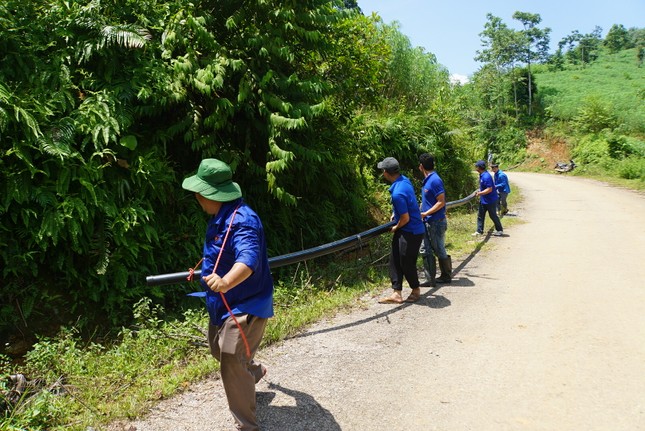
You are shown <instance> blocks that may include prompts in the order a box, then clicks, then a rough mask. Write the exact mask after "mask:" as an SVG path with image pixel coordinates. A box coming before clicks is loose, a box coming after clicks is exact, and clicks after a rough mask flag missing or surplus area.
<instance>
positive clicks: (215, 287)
mask: <svg viewBox="0 0 645 431" xmlns="http://www.w3.org/2000/svg"><path fill="white" fill-rule="evenodd" d="M251 274H253V270H252V269H251V268H249V267H248V266H247V265H246V264H244V263H241V262H235V264H233V267H232V268H231V270H230V271H229V272H227V273H226V274H225V275H224V277H220V276H219V275H217V274H215V273H212V274H211V275H207V276H206V277H203V279H204V281H205V282H206V284H208V287H209V288H210V289H211V290H212V291H213V292H223V293H226V292H228V291H229V290H231V289H232V288H234V287H235V286H237V285H238V284H240V283H241V282H243V281H244V280H246V279H247V278H249V277H250V276H251Z"/></svg>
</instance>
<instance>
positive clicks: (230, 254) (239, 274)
mask: <svg viewBox="0 0 645 431" xmlns="http://www.w3.org/2000/svg"><path fill="white" fill-rule="evenodd" d="M182 187H183V188H184V189H186V190H189V191H192V192H194V193H195V197H196V198H197V201H198V202H199V205H200V206H201V207H202V209H203V210H204V211H205V212H206V214H208V215H209V216H210V219H209V221H208V225H207V228H206V239H205V240H204V250H203V261H202V279H201V280H200V282H201V285H202V287H203V288H204V290H205V292H206V308H207V310H208V314H209V317H210V324H209V327H208V342H209V346H210V350H211V354H212V355H213V357H215V359H217V360H218V361H219V362H220V368H221V375H222V383H223V385H224V391H225V392H226V398H227V400H228V404H229V409H230V411H231V413H232V415H233V418H234V419H235V422H236V426H237V428H238V429H241V430H259V429H260V428H259V426H258V423H257V419H256V414H255V409H256V400H255V398H256V397H255V384H256V383H257V382H259V381H260V379H261V378H262V377H263V376H264V375H265V374H266V368H265V367H264V366H263V365H261V364H259V363H256V362H255V361H254V360H253V357H254V356H255V353H256V351H257V349H258V347H259V346H260V341H261V340H262V336H263V335H264V330H265V328H266V325H267V320H268V318H269V317H272V316H273V279H272V277H271V272H270V268H269V259H268V256H267V246H266V240H265V235H264V229H263V227H262V222H261V221H260V218H259V217H258V215H257V214H256V213H255V212H254V211H253V210H252V209H251V208H250V207H249V206H248V205H247V204H246V203H245V202H244V200H243V199H242V191H241V189H240V186H239V185H238V184H237V183H235V182H233V181H232V173H231V169H230V167H229V166H228V165H227V164H226V163H224V162H222V161H220V160H217V159H204V160H202V162H201V163H200V165H199V168H198V170H197V173H196V174H195V175H193V176H190V177H187V178H186V179H184V181H183V183H182Z"/></svg>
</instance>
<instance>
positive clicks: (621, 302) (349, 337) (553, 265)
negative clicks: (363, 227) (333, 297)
mask: <svg viewBox="0 0 645 431" xmlns="http://www.w3.org/2000/svg"><path fill="white" fill-rule="evenodd" d="M509 178H510V181H511V184H512V185H513V184H514V185H519V186H520V187H521V188H522V192H523V194H524V195H525V202H524V203H523V204H522V206H521V207H520V208H511V211H513V212H515V213H516V214H517V216H518V217H519V218H521V219H522V220H523V221H525V222H526V223H523V224H520V225H516V226H513V227H511V228H508V229H506V232H505V236H504V237H501V238H496V237H489V238H486V239H484V240H485V241H489V242H490V243H492V245H493V248H492V250H489V251H486V252H483V253H479V254H476V255H473V256H469V257H468V258H467V259H465V260H464V261H463V262H455V264H454V266H455V270H456V274H455V280H454V282H453V284H452V285H450V286H447V287H441V288H438V289H436V288H431V289H425V290H422V293H423V298H422V300H421V301H420V302H418V303H416V304H406V305H401V306H392V305H380V304H377V303H376V300H375V298H365V307H364V308H363V309H361V310H358V311H355V312H353V313H352V314H349V315H341V316H337V317H335V318H334V319H331V320H330V321H328V322H321V323H320V324H317V325H315V326H314V327H312V328H311V329H310V330H309V331H308V332H306V333H305V334H303V335H302V336H300V337H297V338H294V339H291V340H288V341H286V342H284V343H282V344H281V345H279V346H274V347H272V348H269V349H265V350H264V351H261V352H260V354H259V357H260V359H261V360H262V361H263V362H264V363H265V364H266V365H267V366H268V368H269V374H268V376H267V377H268V378H267V379H266V381H262V382H260V384H259V385H258V417H259V419H260V422H261V425H262V429H263V430H266V431H278V430H279V431H296V430H311V431H314V430H315V431H324V430H345V431H366V430H388V431H396V430H445V431H461V430H476V431H487V430H491V431H492V430H495V431H502V430H549V431H553V430H557V431H564V430H571V431H573V430H576V431H578V430H585V431H590V430H599V431H600V430H602V431H607V430H611V431H620V430H624V431H634V430H645V198H644V197H643V196H642V195H639V194H636V193H633V192H630V191H625V190H622V189H617V188H612V187H609V186H606V185H604V184H601V183H598V182H594V181H589V180H584V179H579V178H573V177H567V176H564V175H562V176H555V175H538V174H525V173H514V172H509ZM474 226H475V219H474V217H473V227H474ZM486 226H487V228H490V227H491V223H490V220H487V223H486ZM449 234H450V231H448V235H449ZM407 291H408V289H407V288H406V289H405V290H404V295H405V294H406V293H407ZM128 427H136V429H137V430H138V431H170V430H172V431H180V430H185V431H205V430H229V429H233V422H232V420H231V419H230V415H229V412H228V410H227V405H226V400H225V398H224V394H223V390H222V388H221V385H220V383H219V381H217V380H213V381H207V382H203V383H200V384H198V385H195V386H194V387H193V388H192V389H191V390H189V391H188V392H186V393H184V394H182V395H180V396H178V397H175V398H173V399H171V400H166V401H164V402H162V403H161V404H159V405H158V406H157V407H155V408H154V409H153V410H152V412H151V414H150V415H149V416H148V417H146V418H143V419H142V420H140V421H135V422H132V423H128V424H122V425H121V426H120V429H128ZM129 429H132V428H129Z"/></svg>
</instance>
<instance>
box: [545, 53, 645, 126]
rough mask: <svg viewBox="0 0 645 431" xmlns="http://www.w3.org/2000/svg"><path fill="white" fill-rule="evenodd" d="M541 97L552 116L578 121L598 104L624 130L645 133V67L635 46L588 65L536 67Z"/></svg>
mask: <svg viewBox="0 0 645 431" xmlns="http://www.w3.org/2000/svg"><path fill="white" fill-rule="evenodd" d="M535 80H536V83H537V87H538V96H539V100H540V101H541V103H542V106H543V107H544V109H545V111H546V113H547V114H548V116H549V117H551V118H552V119H555V120H564V121H570V120H575V119H576V117H578V116H579V115H580V114H581V110H582V109H583V108H584V107H586V106H590V105H592V106H595V107H596V109H601V110H603V111H605V114H607V115H609V116H610V117H611V118H610V119H609V120H610V123H611V124H610V126H612V128H619V129H620V131H621V132H623V133H628V134H635V135H643V134H645V68H644V67H639V64H638V60H637V56H636V49H627V50H624V51H620V52H618V53H616V54H605V55H602V56H601V57H600V58H599V59H598V60H596V61H595V62H593V63H591V64H590V65H587V66H585V67H582V66H569V68H567V69H566V70H561V71H549V70H548V68H547V67H546V66H542V67H541V68H537V70H536V76H535Z"/></svg>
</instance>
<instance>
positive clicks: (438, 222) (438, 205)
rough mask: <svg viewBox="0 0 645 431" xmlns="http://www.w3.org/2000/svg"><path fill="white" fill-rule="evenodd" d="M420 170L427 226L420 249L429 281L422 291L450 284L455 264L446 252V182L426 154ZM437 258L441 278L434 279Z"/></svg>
mask: <svg viewBox="0 0 645 431" xmlns="http://www.w3.org/2000/svg"><path fill="white" fill-rule="evenodd" d="M419 170H420V171H421V173H422V174H423V184H422V185H421V217H423V224H424V226H425V235H424V237H423V244H422V247H421V256H422V257H423V269H424V272H425V275H426V281H425V282H423V283H421V286H422V287H427V286H432V287H434V286H436V283H437V282H439V283H450V282H451V281H452V260H451V258H450V256H449V255H448V253H447V252H446V230H447V229H448V221H447V220H446V190H445V187H444V185H443V180H442V179H441V177H439V174H437V173H436V172H435V170H434V157H433V156H432V155H431V154H428V153H423V154H421V155H420V156H419ZM435 256H437V258H438V259H439V268H441V275H440V276H439V278H436V279H435V275H436V274H435V273H436V268H437V264H436V262H435Z"/></svg>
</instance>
